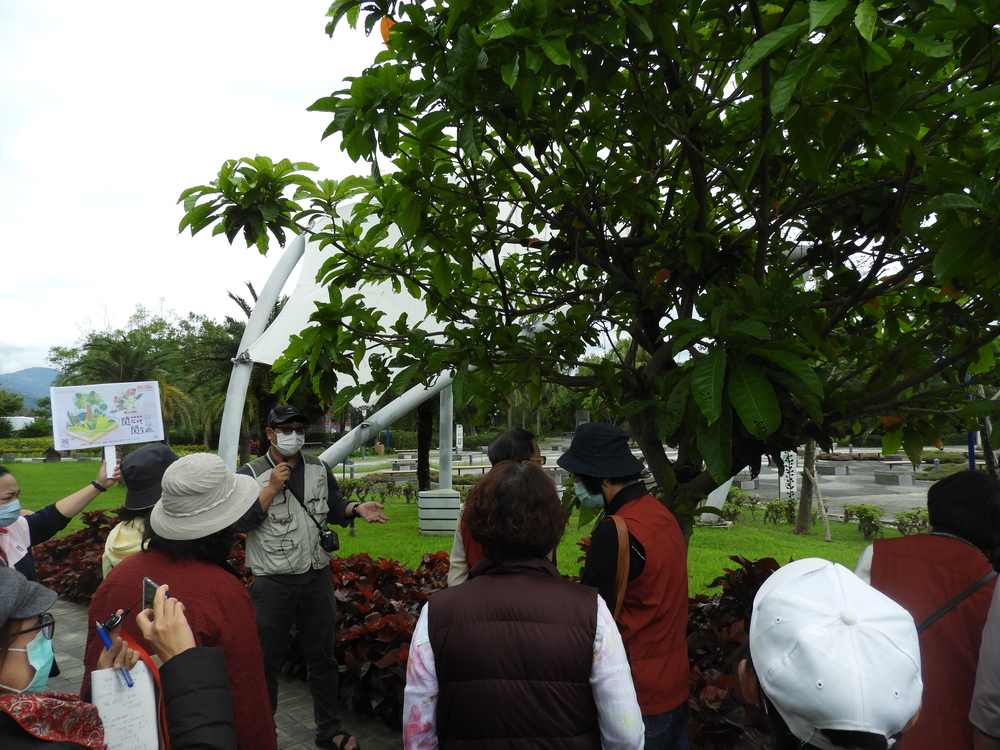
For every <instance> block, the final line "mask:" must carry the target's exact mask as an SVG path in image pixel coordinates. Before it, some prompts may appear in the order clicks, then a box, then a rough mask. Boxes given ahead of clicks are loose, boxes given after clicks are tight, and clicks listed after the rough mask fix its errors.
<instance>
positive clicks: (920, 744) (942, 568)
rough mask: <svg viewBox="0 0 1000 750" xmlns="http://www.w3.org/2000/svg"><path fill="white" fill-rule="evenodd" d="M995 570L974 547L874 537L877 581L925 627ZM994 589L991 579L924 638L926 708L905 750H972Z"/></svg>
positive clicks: (928, 538) (943, 540)
mask: <svg viewBox="0 0 1000 750" xmlns="http://www.w3.org/2000/svg"><path fill="white" fill-rule="evenodd" d="M990 570H991V568H990V564H989V562H988V561H987V560H986V557H985V556H984V555H983V553H982V552H980V551H979V550H978V549H976V548H975V547H973V546H972V545H971V544H966V543H965V542H962V541H959V540H957V539H952V538H950V537H945V536H936V535H933V534H919V535H916V536H909V537H902V538H900V539H879V540H876V542H875V550H874V555H873V556H872V578H871V582H872V586H874V587H875V588H877V589H878V590H879V591H881V592H883V593H884V594H886V595H887V596H889V597H890V598H891V599H893V600H894V601H896V602H898V603H899V604H901V605H902V606H903V607H905V608H906V610H907V611H908V612H909V613H910V614H911V615H913V620H914V622H915V623H916V624H917V625H920V623H922V622H923V621H924V620H926V619H927V618H928V617H930V616H931V615H932V614H934V613H935V612H936V611H937V610H938V609H940V608H941V607H942V606H943V605H944V604H946V603H947V602H949V601H950V600H951V599H953V598H954V597H956V596H957V595H958V594H960V593H961V592H962V591H964V590H965V589H967V588H968V587H969V586H971V585H972V584H973V583H975V582H976V581H978V580H979V579H980V578H982V577H983V576H984V575H986V574H987V573H989V572H990ZM993 587H994V581H990V582H989V583H988V584H986V585H985V586H983V587H982V588H980V589H979V590H978V591H977V592H976V593H975V594H973V595H972V596H970V597H969V598H968V599H966V600H965V601H963V602H961V603H960V604H958V605H957V606H956V607H954V608H953V609H952V610H950V611H949V612H948V613H946V614H945V615H943V616H942V617H941V618H940V619H939V620H938V621H937V622H935V623H934V624H933V625H931V626H930V627H929V628H927V630H925V631H924V632H923V633H921V634H920V662H921V672H922V675H923V680H924V696H923V704H922V705H921V708H920V718H919V719H918V720H917V723H916V724H915V725H914V726H913V728H912V729H910V730H909V731H908V732H906V733H905V734H904V735H903V737H902V739H901V740H900V741H899V744H898V745H896V747H898V748H899V750H945V748H947V750H972V725H971V724H969V707H970V705H971V704H972V688H973V686H974V685H975V682H976V665H977V664H978V662H979V644H980V641H981V640H982V637H983V625H984V624H985V622H986V613H987V612H988V611H989V608H990V602H991V601H992V599H993Z"/></svg>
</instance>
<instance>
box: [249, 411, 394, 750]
mask: <svg viewBox="0 0 1000 750" xmlns="http://www.w3.org/2000/svg"><path fill="white" fill-rule="evenodd" d="M267 424H268V427H267V432H266V434H267V439H268V441H269V442H270V443H271V447H270V448H269V450H268V452H267V454H266V455H264V456H262V457H261V458H258V459H257V460H256V461H251V462H250V463H248V464H245V465H243V466H241V467H240V469H239V471H238V472H237V474H239V475H246V476H249V477H252V478H253V479H254V480H255V481H256V483H257V487H258V489H259V492H260V494H259V495H258V497H257V499H256V501H255V502H253V503H252V504H251V505H250V508H249V510H248V511H247V512H246V513H245V514H244V515H243V517H242V518H241V519H240V521H239V523H237V524H236V530H237V531H245V532H246V535H247V557H246V562H247V567H248V568H250V569H251V570H252V571H253V574H254V575H255V576H256V578H255V579H254V581H253V583H252V584H250V599H251V600H252V601H253V608H254V614H255V616H256V619H257V629H258V631H259V633H260V644H261V647H262V649H263V651H264V674H265V679H266V681H267V691H268V696H269V697H270V700H271V711H272V712H273V711H274V710H275V709H276V708H277V705H278V671H279V669H280V668H281V662H282V660H283V659H284V658H285V652H286V651H287V650H288V644H289V641H290V640H291V636H290V633H291V627H292V624H293V623H294V624H295V626H296V627H297V628H298V631H299V639H300V642H301V644H302V651H303V653H304V655H305V658H306V661H307V663H308V676H309V692H310V693H311V694H312V699H313V716H314V719H315V721H316V745H317V747H324V748H339V749H340V750H355V748H356V747H357V741H356V740H355V739H354V738H353V737H352V736H350V735H349V734H347V733H346V732H344V731H343V730H342V729H341V727H340V717H339V716H338V706H339V701H338V699H337V686H338V674H337V660H336V658H335V657H334V655H333V641H334V633H335V631H336V626H337V625H336V623H337V603H336V599H335V598H334V591H333V573H332V571H331V570H330V555H331V554H332V553H333V552H334V551H335V550H336V549H337V546H338V545H339V542H338V540H337V537H336V535H335V534H334V533H333V532H332V531H330V530H329V529H328V528H327V526H328V524H331V523H336V524H340V525H341V526H346V525H347V524H348V523H349V522H350V520H351V519H352V518H362V519H364V520H365V521H367V522H368V523H385V522H386V521H387V520H389V519H388V518H386V516H385V515H383V513H382V505H381V504H380V503H376V502H368V503H356V502H353V501H348V500H345V499H344V496H343V495H341V494H340V487H339V486H338V485H337V480H336V478H335V477H334V476H333V474H331V473H330V469H329V467H327V465H326V464H324V463H323V462H322V461H320V460H319V459H318V458H316V457H315V456H310V455H306V454H305V453H303V452H302V446H303V445H304V444H305V433H306V424H307V422H306V418H305V415H304V414H302V412H300V411H299V410H298V409H296V408H295V407H294V406H277V407H275V408H274V409H272V410H271V413H270V414H269V415H268V419H267Z"/></svg>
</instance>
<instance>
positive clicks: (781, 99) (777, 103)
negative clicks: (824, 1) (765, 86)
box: [771, 0, 846, 115]
mask: <svg viewBox="0 0 1000 750" xmlns="http://www.w3.org/2000/svg"><path fill="white" fill-rule="evenodd" d="M836 1H837V0H831V2H836ZM845 2H846V0H845ZM811 63H812V58H811V57H800V58H799V59H798V60H796V61H795V62H793V63H792V64H791V66H789V68H788V72H787V73H785V75H783V76H781V78H779V79H778V81H777V83H775V84H774V88H773V89H772V90H771V111H772V112H773V113H774V114H776V115H783V114H785V111H786V110H787V109H788V102H789V101H791V98H792V94H793V93H794V92H795V88H796V87H797V86H798V85H799V81H801V80H802V77H803V76H804V75H805V74H806V73H808V72H809V66H810V64H811Z"/></svg>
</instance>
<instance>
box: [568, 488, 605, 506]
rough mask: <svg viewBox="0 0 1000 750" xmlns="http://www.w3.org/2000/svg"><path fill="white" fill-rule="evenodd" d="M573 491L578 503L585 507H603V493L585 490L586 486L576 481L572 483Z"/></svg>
mask: <svg viewBox="0 0 1000 750" xmlns="http://www.w3.org/2000/svg"><path fill="white" fill-rule="evenodd" d="M573 491H574V492H575V493H576V497H577V499H578V500H579V501H580V505H582V506H584V507H586V508H594V509H595V510H597V509H600V508H603V507H604V495H592V494H590V493H589V492H587V488H586V487H584V486H583V485H582V484H580V483H579V482H576V483H575V484H574V485H573Z"/></svg>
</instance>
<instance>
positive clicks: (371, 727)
mask: <svg viewBox="0 0 1000 750" xmlns="http://www.w3.org/2000/svg"><path fill="white" fill-rule="evenodd" d="M51 612H52V614H53V616H54V617H55V620H56V631H55V636H54V638H53V640H54V644H53V645H54V647H55V652H56V660H57V661H58V663H59V669H60V670H61V673H60V675H59V676H58V677H53V678H51V679H50V680H49V685H48V687H49V689H50V690H52V691H54V692H59V693H74V694H75V693H79V692H80V681H81V679H82V677H83V651H84V647H85V645H86V640H87V608H86V606H84V605H82V604H73V603H72V602H67V601H64V600H63V599H59V600H58V601H57V602H56V604H55V606H54V607H53V608H52V610H51ZM275 723H276V724H277V727H278V748H279V750H307V748H312V750H315V748H316V746H315V745H314V744H313V737H314V735H313V728H314V724H313V718H312V699H311V698H310V697H309V691H308V690H307V689H306V684H305V683H304V682H302V681H301V680H287V679H282V681H281V684H280V687H279V691H278V712H277V714H276V715H275ZM344 729H345V730H346V731H348V732H350V733H351V734H353V735H354V736H355V737H357V739H358V742H359V743H360V744H361V747H362V748H364V750H402V747H403V740H402V737H401V736H400V735H399V733H398V732H394V731H393V730H391V729H389V728H388V727H386V726H385V725H384V724H382V723H381V722H378V721H376V720H375V719H371V718H369V717H367V716H359V715H357V714H351V713H345V716H344ZM247 750H252V748H250V749H247Z"/></svg>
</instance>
